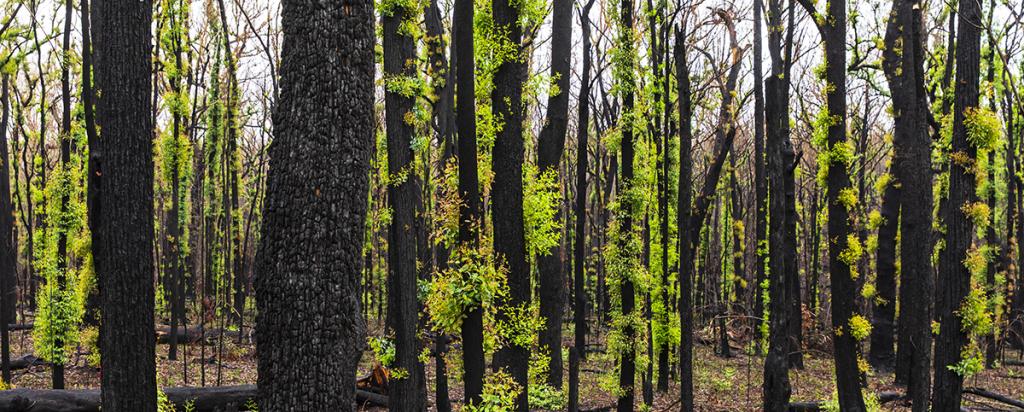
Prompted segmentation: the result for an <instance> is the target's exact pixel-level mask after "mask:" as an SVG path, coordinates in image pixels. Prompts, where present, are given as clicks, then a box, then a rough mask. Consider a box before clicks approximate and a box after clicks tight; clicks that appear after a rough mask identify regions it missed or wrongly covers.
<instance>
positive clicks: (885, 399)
mask: <svg viewBox="0 0 1024 412" xmlns="http://www.w3.org/2000/svg"><path fill="white" fill-rule="evenodd" d="M902 398H903V394H902V393H898V392H882V393H880V394H878V403H880V404H883V403H889V402H892V401H895V400H899V399H902ZM824 405H825V402H824V401H813V402H790V403H789V411H790V412H818V411H821V410H822V406H824Z"/></svg>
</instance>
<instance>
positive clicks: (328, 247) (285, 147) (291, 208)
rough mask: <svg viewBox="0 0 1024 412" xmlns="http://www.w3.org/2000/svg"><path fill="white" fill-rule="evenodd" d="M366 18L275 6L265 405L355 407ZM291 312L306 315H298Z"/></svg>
mask: <svg viewBox="0 0 1024 412" xmlns="http://www.w3.org/2000/svg"><path fill="white" fill-rule="evenodd" d="M373 20H374V10H373V4H372V3H371V2H354V3H315V4H314V3H310V2H306V1H298V0H285V1H284V2H283V4H282V14H281V25H282V27H283V31H284V37H283V38H284V41H283V47H282V55H281V68H280V70H281V81H280V85H281V89H280V92H281V97H280V100H279V101H278V106H277V108H278V110H277V111H276V112H275V114H274V134H275V137H274V141H273V142H272V143H271V145H270V148H269V157H270V160H269V171H268V172H267V192H266V199H265V206H264V220H263V229H262V230H263V231H262V233H263V234H262V236H261V238H260V246H259V250H258V252H257V259H256V282H255V290H256V306H257V316H256V325H257V331H258V334H257V339H256V355H257V359H258V361H259V363H258V365H259V366H258V372H259V379H258V383H259V398H260V399H259V403H260V405H259V406H260V409H261V410H332V409H338V408H343V409H348V408H352V407H353V405H354V401H355V380H356V379H355V371H356V364H357V363H358V361H359V358H360V355H361V352H362V350H361V348H362V346H363V334H364V330H365V326H364V325H363V319H362V316H361V315H360V313H361V312H360V302H359V298H358V290H359V273H361V270H362V264H363V262H362V259H361V256H362V255H361V253H360V250H361V249H362V244H363V239H364V237H363V235H364V233H363V232H364V230H365V224H364V223H365V222H364V219H365V217H366V208H367V204H366V203H367V202H366V196H367V192H368V177H367V173H366V171H367V170H369V167H370V152H371V147H372V146H373V141H374V139H373V129H374V121H373V77H374V52H373V50H374V28H373V26H374V21H373ZM297 313H298V314H306V316H308V317H309V318H308V319H305V320H304V321H302V322H296V321H295V314H297ZM151 361H152V357H151Z"/></svg>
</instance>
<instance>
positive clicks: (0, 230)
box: [0, 74, 18, 383]
mask: <svg viewBox="0 0 1024 412" xmlns="http://www.w3.org/2000/svg"><path fill="white" fill-rule="evenodd" d="M9 87H10V78H9V77H8V75H7V74H3V75H0V369H2V372H3V381H4V382H8V383H9V382H10V381H11V346H10V342H11V341H10V339H11V337H10V331H9V329H10V328H9V327H8V325H9V324H10V321H11V315H13V314H14V310H13V309H14V305H12V304H11V300H12V299H14V298H15V296H16V295H15V290H14V283H15V282H16V280H17V278H16V276H17V270H18V268H17V256H15V254H16V253H18V252H17V248H16V247H15V245H14V208H13V203H12V202H11V176H10V169H11V168H10V163H8V159H10V157H9V155H10V153H9V152H8V150H7V126H8V124H9V122H10V119H11V104H10V103H11V94H10V89H9ZM8 309H10V310H8Z"/></svg>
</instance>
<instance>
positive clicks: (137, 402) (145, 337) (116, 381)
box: [90, 0, 157, 411]
mask: <svg viewBox="0 0 1024 412" xmlns="http://www.w3.org/2000/svg"><path fill="white" fill-rule="evenodd" d="M152 18H153V6H152V3H151V2H149V1H142V2H139V1H134V0H112V1H103V2H100V3H99V4H97V5H96V13H95V23H96V27H95V28H96V30H95V34H96V36H95V41H96V43H95V44H96V49H95V53H96V73H95V78H96V89H97V92H98V93H97V96H98V99H97V102H96V114H97V116H96V126H97V128H98V129H99V130H101V131H102V134H101V136H100V138H99V142H98V145H96V147H95V148H96V149H97V150H96V151H95V152H93V153H90V156H91V157H90V161H91V162H95V163H94V164H92V165H90V170H91V171H92V172H91V173H93V174H94V176H91V180H90V183H91V184H95V185H96V186H97V187H96V188H95V190H96V194H95V195H96V200H95V202H93V203H92V205H91V206H92V207H93V208H95V210H93V211H90V217H92V218H94V221H92V222H91V225H92V234H93V239H92V247H93V259H94V264H95V267H96V273H98V274H100V275H99V279H100V281H99V289H100V306H101V308H102V309H101V312H100V313H101V327H100V351H101V353H102V355H103V356H102V357H101V360H100V366H101V367H102V369H103V377H102V381H101V398H102V408H103V410H105V411H152V410H156V389H157V388H156V334H155V332H154V327H153V309H154V290H153V282H152V273H153V259H152V253H151V249H150V246H151V245H152V244H153V150H152V147H153V121H152V118H151V117H150V111H151V108H152V103H151V102H150V100H149V95H150V93H151V91H152V84H151V83H150V78H149V73H150V67H151V64H152V50H151V48H152V46H151V43H152V35H151V34H150V27H151V26H150V24H151V21H152ZM90 189H92V188H90Z"/></svg>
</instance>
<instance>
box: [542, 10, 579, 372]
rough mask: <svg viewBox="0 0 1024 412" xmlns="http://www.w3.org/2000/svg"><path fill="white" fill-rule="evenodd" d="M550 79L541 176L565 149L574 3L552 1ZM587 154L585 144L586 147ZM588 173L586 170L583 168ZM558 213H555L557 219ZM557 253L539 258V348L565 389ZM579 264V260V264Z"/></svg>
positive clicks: (561, 292) (553, 167)
mask: <svg viewBox="0 0 1024 412" xmlns="http://www.w3.org/2000/svg"><path fill="white" fill-rule="evenodd" d="M551 9H552V12H551V13H552V17H551V77H552V78H553V79H554V81H555V86H556V89H554V90H555V91H556V92H557V93H552V95H551V96H550V97H549V98H548V107H547V121H546V122H545V123H544V127H543V128H542V129H541V131H540V136H539V137H538V139H537V168H538V169H539V171H540V173H546V172H551V171H554V172H557V171H558V164H559V162H560V160H561V159H562V151H563V149H564V148H565V133H566V129H567V128H568V125H569V90H570V87H569V79H570V73H569V68H570V61H569V60H570V58H571V57H572V1H571V0H552V2H551ZM583 148H584V152H585V151H586V145H585V144H584V146H583ZM584 173H585V169H584ZM558 216H559V214H555V219H558ZM560 260H561V259H560V258H559V255H558V254H557V253H552V252H549V253H547V254H541V255H540V256H537V270H538V282H539V284H540V288H539V290H538V298H539V299H540V315H541V316H542V317H543V318H544V331H543V332H541V333H540V346H541V348H543V349H545V350H546V351H547V354H548V355H549V358H548V359H549V360H548V375H547V383H548V384H549V385H551V386H553V387H555V388H561V387H562V318H563V316H564V315H563V310H562V309H563V308H562V306H563V302H564V301H565V296H564V295H565V291H564V290H563V285H564V284H565V275H564V274H563V273H562V271H561V262H560ZM577 262H578V261H577Z"/></svg>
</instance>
